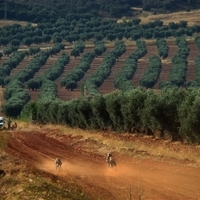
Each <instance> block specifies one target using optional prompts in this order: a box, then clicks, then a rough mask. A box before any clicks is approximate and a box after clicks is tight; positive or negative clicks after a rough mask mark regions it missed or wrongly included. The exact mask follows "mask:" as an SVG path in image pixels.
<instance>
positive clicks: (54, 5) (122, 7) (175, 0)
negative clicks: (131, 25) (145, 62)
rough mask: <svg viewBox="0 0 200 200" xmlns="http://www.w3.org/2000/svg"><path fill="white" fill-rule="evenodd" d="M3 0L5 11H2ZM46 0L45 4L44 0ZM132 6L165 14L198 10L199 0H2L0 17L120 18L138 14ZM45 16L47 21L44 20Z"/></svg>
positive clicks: (0, 2)
mask: <svg viewBox="0 0 200 200" xmlns="http://www.w3.org/2000/svg"><path fill="white" fill-rule="evenodd" d="M5 2H6V8H7V9H6V10H7V12H6V13H4V11H5ZM47 2H48V3H47ZM133 7H137V8H138V7H140V8H142V9H143V10H144V11H151V10H153V11H154V13H155V14H156V13H163V12H165V13H167V12H174V11H180V10H187V11H189V10H190V9H197V8H199V7H200V3H199V1H198V0H193V1H186V0H185V1H181V2H180V1H179V0H165V1H162V0H156V1H155V0H154V1H149V0H145V1H144V0H143V1H142V0H137V1H131V0H123V1H122V0H109V1H107V0H95V1H90V0H82V1H79V0H70V1H69V0H62V1H58V0H48V1H46V0H40V1H39V0H36V1H30V0H29V1H25V0H6V1H4V0H1V1H0V11H1V12H0V18H1V19H3V18H7V19H15V20H23V21H31V22H41V21H42V22H47V21H51V22H55V21H56V19H59V18H63V17H66V18H70V19H72V20H73V19H74V18H79V17H80V16H84V15H85V16H86V15H87V16H88V18H90V17H92V16H93V17H94V16H95V17H97V16H98V17H103V18H107V17H115V18H116V17H117V18H118V17H123V16H129V17H130V16H137V14H138V13H140V12H138V10H137V9H132V8H133ZM47 19H48V20H47Z"/></svg>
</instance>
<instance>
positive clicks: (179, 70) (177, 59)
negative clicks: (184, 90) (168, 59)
mask: <svg viewBox="0 0 200 200" xmlns="http://www.w3.org/2000/svg"><path fill="white" fill-rule="evenodd" d="M176 43H177V45H178V52H177V54H176V55H175V56H174V57H173V59H172V67H171V68H170V72H169V81H163V82H161V83H160V85H159V87H160V89H162V88H164V87H180V86H183V85H184V83H185V82H186V71H187V57H188V55H189V51H190V48H189V47H188V43H187V41H186V39H185V38H184V37H178V38H176Z"/></svg>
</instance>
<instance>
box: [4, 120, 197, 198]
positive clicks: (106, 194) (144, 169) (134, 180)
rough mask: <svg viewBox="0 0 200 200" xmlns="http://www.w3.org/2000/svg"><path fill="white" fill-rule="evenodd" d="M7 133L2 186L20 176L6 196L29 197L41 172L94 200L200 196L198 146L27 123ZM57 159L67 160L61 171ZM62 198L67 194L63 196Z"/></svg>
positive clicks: (41, 175)
mask: <svg viewBox="0 0 200 200" xmlns="http://www.w3.org/2000/svg"><path fill="white" fill-rule="evenodd" d="M6 134H7V135H9V136H10V140H9V142H8V147H7V148H6V149H5V153H4V154H1V157H0V160H1V165H0V170H4V171H5V172H6V175H5V176H3V177H1V178H0V185H1V183H2V182H3V181H4V182H5V180H7V178H8V177H9V178H14V177H13V176H15V177H18V178H19V177H20V179H18V184H16V185H15V184H13V187H12V190H10V189H6V188H5V186H4V185H1V186H2V187H1V190H0V194H1V197H2V199H6V200H8V199H9V200H10V199H16V195H17V196H18V198H20V199H29V198H28V196H27V195H28V194H29V193H28V191H29V190H27V192H26V190H25V189H24V188H25V185H26V184H28V185H29V184H31V183H32V182H33V181H34V179H35V178H36V177H37V176H38V178H39V177H40V178H41V177H46V178H48V181H50V182H53V183H55V184H57V183H58V184H60V185H63V187H64V188H65V190H67V185H68V184H69V182H71V183H73V184H77V185H79V187H80V189H81V191H82V192H83V193H84V194H86V195H87V197H88V198H89V199H94V200H97V199H102V200H134V199H142V200H150V199H158V200H169V199H170V200H189V199H190V200H198V199H200V159H199V155H200V148H199V146H196V145H193V146H190V145H187V144H181V143H177V142H170V141H168V140H160V139H156V138H151V137H144V136H142V135H135V134H121V135H118V134H117V135H114V134H112V133H109V132H104V133H103V132H94V131H83V130H79V129H69V128H67V127H58V126H52V125H43V126H41V125H32V124H28V123H27V124H23V125H22V124H20V125H19V126H18V129H17V130H15V131H8V132H6ZM155 147H156V148H155ZM107 152H111V153H112V154H113V157H114V158H115V160H116V162H117V167H116V170H115V169H109V168H108V166H107V164H106V162H105V155H106V153H107ZM56 157H60V158H61V159H62V161H63V165H62V169H61V170H60V171H57V170H56V169H55V164H54V160H55V158H56ZM3 158H4V159H3ZM5 158H6V159H7V161H6V159H5ZM9 159H10V160H9ZM33 174H35V175H36V177H34V175H33ZM36 179H37V178H36ZM19 180H21V182H19ZM23 181H25V182H24V183H26V184H25V185H23V184H22V183H23ZM19 186H20V187H19ZM41 188H43V186H41ZM6 191H7V192H6ZM29 192H30V191H29ZM46 193H47V191H46ZM46 193H45V192H41V193H37V195H36V194H35V198H33V199H47V196H45V195H46ZM24 195H25V196H26V198H24V197H25V196H24ZM29 195H32V194H29ZM52 195H53V191H52ZM36 196H37V198H36ZM9 197H10V198H9ZM29 197H30V196H29ZM31 197H34V196H31ZM48 199H50V196H49V198H48ZM57 199H64V198H62V197H61V194H60V198H57ZM71 199H76V198H71ZM82 199H84V198H82Z"/></svg>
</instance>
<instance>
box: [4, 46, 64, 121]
mask: <svg viewBox="0 0 200 200" xmlns="http://www.w3.org/2000/svg"><path fill="white" fill-rule="evenodd" d="M59 47H60V48H59ZM54 48H55V49H54ZM52 49H53V50H52ZM52 49H49V50H47V51H40V52H39V53H38V54H36V55H35V56H34V57H33V59H32V60H31V61H30V62H29V63H28V64H27V65H26V66H25V67H24V68H23V70H21V71H20V72H19V73H17V74H16V75H14V76H12V77H10V78H9V79H8V80H7V83H8V84H7V85H6V90H5V91H4V99H6V101H5V103H4V104H3V106H2V110H3V113H4V114H5V115H7V116H10V117H17V116H18V115H19V114H20V112H21V110H22V109H23V107H24V106H25V104H26V103H27V102H28V101H29V100H30V96H29V94H28V93H27V92H26V91H25V90H24V83H25V82H27V81H28V80H30V79H31V78H33V77H34V75H35V73H36V72H37V71H38V70H39V69H40V68H41V67H42V66H43V65H44V64H45V63H46V61H47V59H48V57H49V56H50V55H51V54H52V52H55V53H58V49H59V50H60V51H61V49H62V45H59V44H55V45H54V46H53V47H52ZM16 87H17V88H18V89H16ZM14 107H16V109H14Z"/></svg>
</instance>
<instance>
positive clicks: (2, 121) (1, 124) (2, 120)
mask: <svg viewBox="0 0 200 200" xmlns="http://www.w3.org/2000/svg"><path fill="white" fill-rule="evenodd" d="M3 126H4V119H3V117H0V128H2V127H3Z"/></svg>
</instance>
